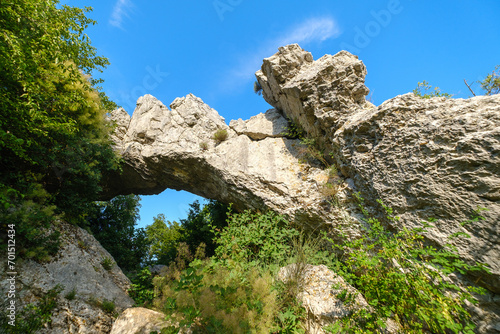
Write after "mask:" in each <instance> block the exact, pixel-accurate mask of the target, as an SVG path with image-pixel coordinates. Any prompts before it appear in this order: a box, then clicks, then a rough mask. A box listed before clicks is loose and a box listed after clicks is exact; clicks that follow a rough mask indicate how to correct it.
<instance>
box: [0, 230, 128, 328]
mask: <svg viewBox="0 0 500 334" xmlns="http://www.w3.org/2000/svg"><path fill="white" fill-rule="evenodd" d="M57 228H58V230H59V231H61V242H62V247H61V249H60V250H59V252H58V253H57V254H56V256H55V257H54V258H53V260H52V261H51V262H49V263H44V264H40V263H37V262H34V261H30V260H26V261H23V262H21V263H18V264H17V268H16V269H17V272H18V274H17V276H16V280H15V282H16V289H17V291H16V301H17V307H18V310H17V311H18V312H17V313H18V314H20V313H19V311H20V308H19V307H22V306H23V305H24V306H25V305H28V304H30V303H35V304H36V303H38V302H39V301H40V298H41V297H42V296H43V295H46V294H47V293H48V291H49V290H51V289H54V288H56V287H60V288H61V289H62V290H61V292H60V293H59V295H58V297H57V301H56V304H57V306H56V308H55V309H54V311H53V313H52V322H51V323H50V324H49V325H48V326H47V327H45V328H43V329H41V330H40V331H38V332H37V333H57V334H59V333H61V334H72V333H85V334H101V333H109V331H110V330H111V326H112V325H113V322H114V315H113V314H112V313H110V312H106V311H104V310H103V308H102V307H101V306H100V305H102V302H103V301H108V302H113V303H114V305H115V312H121V311H122V310H124V309H126V308H129V307H131V306H132V305H133V304H134V301H133V300H132V299H131V298H130V297H129V296H128V294H127V290H128V288H129V287H130V281H129V279H128V278H127V277H126V276H125V275H124V274H123V273H122V271H121V270H120V268H118V266H117V265H116V264H114V265H113V266H112V268H111V269H110V270H106V269H105V268H103V266H102V264H101V262H102V261H103V260H104V259H106V258H108V259H111V260H112V259H113V258H112V256H111V255H110V254H109V253H108V252H107V251H106V250H105V249H104V248H103V247H102V246H101V245H100V244H99V242H98V241H97V240H96V239H95V238H94V237H93V236H92V235H90V234H89V233H87V232H86V231H84V230H83V229H81V228H79V227H76V226H73V225H69V224H66V223H63V222H61V223H60V224H59V226H57ZM2 266H3V268H7V265H6V264H5V263H2ZM8 290H9V284H8V281H7V279H6V273H2V275H1V279H0V293H1V294H2V295H6V292H7V291H8ZM72 292H73V293H74V296H73V298H70V297H68V295H70V293H72Z"/></svg>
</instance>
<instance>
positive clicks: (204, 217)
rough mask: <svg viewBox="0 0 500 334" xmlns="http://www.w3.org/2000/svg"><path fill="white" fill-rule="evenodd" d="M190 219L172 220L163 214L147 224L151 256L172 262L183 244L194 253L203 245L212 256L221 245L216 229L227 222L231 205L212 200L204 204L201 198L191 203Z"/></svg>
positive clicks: (165, 262)
mask: <svg viewBox="0 0 500 334" xmlns="http://www.w3.org/2000/svg"><path fill="white" fill-rule="evenodd" d="M189 206H190V208H189V212H188V216H187V218H186V219H181V220H180V223H178V222H176V221H173V222H171V221H168V220H167V219H166V217H165V215H163V214H159V215H158V216H156V217H155V218H154V222H153V224H151V225H149V226H147V227H146V235H147V238H148V242H149V243H150V256H151V257H152V258H154V259H155V260H156V261H157V262H158V263H161V264H169V263H170V262H172V261H174V260H175V258H176V257H177V255H178V250H179V245H180V244H181V243H184V244H186V245H187V246H188V247H189V251H190V253H192V254H195V253H196V250H197V249H198V247H199V246H200V244H204V245H205V254H206V255H207V256H212V255H213V254H214V253H215V248H216V247H217V245H216V243H215V242H214V238H215V234H214V231H213V229H214V228H216V229H221V228H223V227H224V226H226V225H227V223H226V218H227V212H228V209H229V208H228V206H227V205H225V204H223V203H220V202H218V201H215V200H209V201H208V203H207V204H205V205H204V206H203V207H202V206H201V205H200V203H199V202H198V201H194V202H193V203H191V204H190V205H189Z"/></svg>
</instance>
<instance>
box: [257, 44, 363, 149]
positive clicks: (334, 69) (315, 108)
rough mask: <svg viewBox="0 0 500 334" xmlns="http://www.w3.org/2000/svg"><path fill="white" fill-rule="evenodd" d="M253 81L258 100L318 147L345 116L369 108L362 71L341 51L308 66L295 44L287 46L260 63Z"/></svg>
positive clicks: (360, 65) (308, 58) (359, 64)
mask: <svg viewBox="0 0 500 334" xmlns="http://www.w3.org/2000/svg"><path fill="white" fill-rule="evenodd" d="M255 76H256V77H257V80H258V82H259V83H260V85H261V86H262V96H263V97H264V99H265V100H266V101H267V102H268V103H269V104H270V105H272V106H273V107H275V108H276V109H278V110H281V111H283V112H284V113H285V114H286V115H287V116H288V117H289V118H290V119H293V120H294V121H295V122H297V123H300V125H301V126H302V127H303V128H304V130H305V131H306V132H307V133H308V135H309V136H311V137H313V138H315V139H316V140H317V141H318V143H319V145H324V144H327V143H328V139H329V138H331V137H333V134H334V133H335V131H336V129H337V128H338V127H340V126H341V125H342V124H343V123H344V122H345V121H346V119H347V117H349V116H350V115H352V114H353V113H355V112H357V111H358V110H359V109H360V108H365V107H370V106H372V105H371V104H370V103H369V102H367V101H366V100H365V96H366V95H367V94H368V92H369V90H368V88H366V86H365V85H364V81H365V76H366V67H365V65H364V64H363V62H362V61H360V60H359V59H358V57H357V56H354V55H352V54H350V53H349V52H347V51H340V52H339V53H337V54H336V55H334V56H331V55H325V56H323V57H322V58H320V59H318V60H317V61H313V58H312V55H311V54H310V53H309V52H307V51H304V50H303V49H302V48H300V46H298V45H297V44H291V45H287V46H284V47H280V48H279V51H278V53H276V54H275V55H273V56H271V57H269V58H266V59H264V63H263V65H262V69H261V70H260V71H257V73H256V74H255ZM326 153H329V152H326Z"/></svg>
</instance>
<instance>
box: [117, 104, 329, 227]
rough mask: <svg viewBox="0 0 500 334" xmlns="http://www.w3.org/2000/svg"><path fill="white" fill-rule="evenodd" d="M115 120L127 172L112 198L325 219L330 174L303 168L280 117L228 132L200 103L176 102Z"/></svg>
mask: <svg viewBox="0 0 500 334" xmlns="http://www.w3.org/2000/svg"><path fill="white" fill-rule="evenodd" d="M110 117H111V119H112V120H114V121H115V122H116V123H117V124H118V125H119V127H118V131H117V132H116V133H115V137H114V139H115V145H116V148H117V150H118V151H119V152H120V154H121V155H122V156H123V158H124V160H125V165H124V166H123V169H124V171H123V173H122V174H121V175H120V176H116V177H115V178H114V179H113V178H111V179H110V180H109V183H108V185H107V189H108V191H107V196H108V198H109V197H112V196H114V195H117V194H125V193H135V194H157V193H160V192H161V191H163V190H164V189H166V188H171V189H176V190H186V191H189V192H192V193H194V194H197V195H200V196H203V197H205V198H213V199H218V200H220V201H223V202H225V203H233V204H234V206H235V207H236V208H239V209H247V208H250V209H255V210H264V209H266V208H271V209H273V210H276V211H278V212H280V213H284V214H290V215H291V216H292V217H294V216H303V217H308V218H307V219H309V220H314V219H316V220H317V221H320V218H319V217H322V216H324V215H325V213H324V212H323V209H322V202H323V201H324V199H323V198H322V196H321V194H320V193H319V192H318V188H319V187H320V186H321V185H322V184H324V183H325V182H326V181H327V180H328V176H327V173H326V172H325V171H323V170H321V169H320V168H315V167H312V166H309V165H306V164H303V163H300V162H299V160H300V159H301V154H300V150H301V148H302V146H303V145H301V144H300V141H299V140H296V139H287V138H283V137H277V135H278V134H279V133H281V132H282V130H283V129H284V128H286V124H287V123H286V120H285V119H284V118H283V116H282V115H280V114H278V113H277V112H276V111H274V110H270V111H268V112H266V113H265V114H260V115H258V116H256V117H253V118H251V119H250V120H249V121H246V122H245V121H242V120H239V121H234V122H231V126H227V125H226V123H225V122H224V119H223V118H222V117H221V116H219V114H218V113H217V112H216V111H215V110H213V109H211V108H210V107H209V106H207V105H206V104H205V103H203V101H202V100H201V99H200V98H197V97H195V96H194V95H191V94H190V95H188V96H186V97H183V98H178V99H176V100H175V101H174V102H173V103H172V104H171V105H170V109H169V108H167V107H166V106H164V105H163V104H162V103H161V102H160V101H159V100H157V99H156V98H154V97H153V96H151V95H146V96H143V97H141V98H140V99H139V100H138V102H137V108H136V110H135V112H134V114H133V115H132V118H131V119H129V120H128V122H127V121H126V119H127V117H128V115H127V114H126V113H125V111H124V110H123V109H118V110H115V111H114V112H113V113H112V114H111V116H110ZM127 123H128V126H125V125H124V124H127ZM217 130H225V131H227V133H228V138H227V139H226V140H225V141H222V142H221V143H217V141H215V140H213V135H214V133H215V132H216V131H217Z"/></svg>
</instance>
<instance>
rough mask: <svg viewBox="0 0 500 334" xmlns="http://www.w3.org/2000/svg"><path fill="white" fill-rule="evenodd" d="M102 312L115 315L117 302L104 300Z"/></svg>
mask: <svg viewBox="0 0 500 334" xmlns="http://www.w3.org/2000/svg"><path fill="white" fill-rule="evenodd" d="M100 307H101V310H103V311H104V312H106V313H113V312H114V311H115V302H113V301H111V300H107V299H104V300H103V301H102V302H101V305H100Z"/></svg>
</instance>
